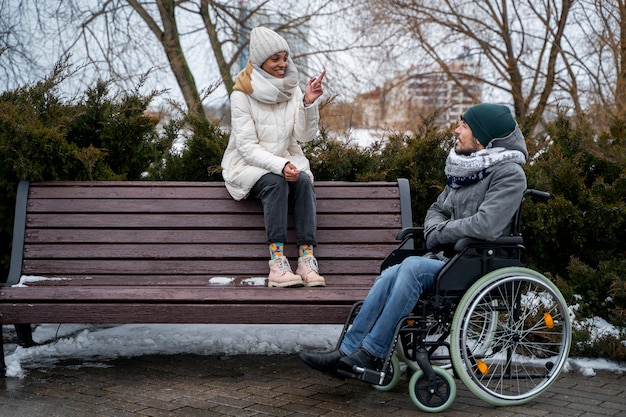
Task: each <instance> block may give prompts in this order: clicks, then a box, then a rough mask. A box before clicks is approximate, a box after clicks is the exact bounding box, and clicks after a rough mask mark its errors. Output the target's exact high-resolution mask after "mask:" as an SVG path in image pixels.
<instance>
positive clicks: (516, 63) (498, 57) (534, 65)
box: [363, 0, 574, 131]
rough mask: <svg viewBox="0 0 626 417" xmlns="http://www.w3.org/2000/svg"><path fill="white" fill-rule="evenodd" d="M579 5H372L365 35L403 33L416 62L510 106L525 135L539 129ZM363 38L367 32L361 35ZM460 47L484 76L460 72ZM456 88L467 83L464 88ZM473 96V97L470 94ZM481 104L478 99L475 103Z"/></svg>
mask: <svg viewBox="0 0 626 417" xmlns="http://www.w3.org/2000/svg"><path fill="white" fill-rule="evenodd" d="M573 3H574V0H519V1H510V0H476V1H467V0H441V1H431V0H391V1H389V0H371V1H370V2H368V3H367V4H368V7H366V8H365V9H364V14H363V20H367V22H366V25H365V26H366V27H367V28H368V32H372V31H373V32H376V31H379V30H383V31H387V30H391V31H396V33H400V32H403V34H401V35H399V36H401V37H402V38H403V39H404V42H400V43H399V44H400V45H401V46H402V47H403V48H406V47H407V45H409V47H410V48H411V49H410V50H411V54H412V56H413V57H415V59H416V62H419V61H417V60H418V59H420V57H421V59H425V60H426V61H428V62H433V63H435V64H436V65H437V67H438V68H439V71H441V72H442V73H444V74H445V75H447V76H448V77H449V78H450V79H461V78H463V77H470V78H473V79H475V81H476V82H477V83H481V84H482V85H484V86H486V87H490V88H491V89H492V90H493V91H494V92H496V95H497V94H498V92H499V93H500V95H504V97H506V98H507V99H510V100H511V101H512V103H513V108H514V112H515V115H516V117H517V119H518V120H519V121H520V125H521V126H522V128H523V129H524V130H525V131H530V130H532V129H534V127H536V126H537V124H538V123H539V122H540V118H541V116H542V115H543V113H544V111H545V110H546V108H547V107H548V106H549V105H550V103H551V100H552V99H553V93H554V92H555V88H556V87H558V85H559V80H560V77H566V78H567V77H570V76H571V74H568V73H567V71H566V70H564V69H563V68H564V65H563V53H562V49H561V44H562V42H563V38H564V36H565V28H566V24H567V19H568V16H569V13H570V10H571V7H572V4H573ZM364 34H365V33H364ZM462 48H465V49H466V53H471V54H475V55H476V56H477V57H478V58H479V59H480V62H481V68H482V71H481V72H480V73H479V74H475V73H467V72H459V67H458V66H454V65H451V62H452V59H451V58H452V57H454V56H455V54H458V52H459V51H461V50H462ZM459 87H462V85H460V84H459ZM468 94H471V92H470V91H468ZM474 99H475V101H479V100H480V99H481V97H475V98H474Z"/></svg>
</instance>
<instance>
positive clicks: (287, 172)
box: [283, 162, 300, 182]
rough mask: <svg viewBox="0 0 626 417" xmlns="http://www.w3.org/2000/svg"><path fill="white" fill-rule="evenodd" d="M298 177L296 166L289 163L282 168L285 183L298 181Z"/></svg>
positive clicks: (298, 171) (298, 172)
mask: <svg viewBox="0 0 626 417" xmlns="http://www.w3.org/2000/svg"><path fill="white" fill-rule="evenodd" d="M298 175H300V170H299V169H298V167H297V166H295V165H294V164H292V163H291V162H289V163H288V164H287V165H285V167H284V168H283V177H285V180H286V181H287V182H294V181H297V180H298Z"/></svg>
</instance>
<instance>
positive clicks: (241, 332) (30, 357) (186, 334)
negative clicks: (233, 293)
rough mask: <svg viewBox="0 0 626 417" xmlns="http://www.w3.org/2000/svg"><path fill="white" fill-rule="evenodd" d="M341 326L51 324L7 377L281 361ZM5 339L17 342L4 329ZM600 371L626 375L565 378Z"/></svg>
mask: <svg viewBox="0 0 626 417" xmlns="http://www.w3.org/2000/svg"><path fill="white" fill-rule="evenodd" d="M340 333H341V326H339V325H243V324H242V325H233V324H229V325H217V324H192V325H174V324H126V325H116V326H104V325H77V324H62V325H53V324H45V325H39V326H36V328H35V330H34V332H33V339H34V341H35V342H37V343H41V345H39V346H35V347H31V348H27V349H25V348H22V347H20V346H17V345H15V344H8V343H7V344H6V345H5V350H6V365H7V376H10V377H18V378H23V377H24V376H26V374H27V372H28V370H29V369H41V368H44V369H45V368H51V367H55V366H61V365H62V364H63V363H64V362H70V363H72V364H74V365H73V366H78V367H102V366H108V365H107V364H106V362H107V361H110V360H113V359H116V358H129V357H135V356H142V355H155V354H158V355H177V354H198V355H223V356H232V355H246V354H254V355H276V354H293V353H298V352H300V351H302V350H319V351H328V350H331V349H333V348H334V346H335V343H336V342H337V339H338V338H339V335H340ZM4 334H5V337H6V336H8V337H9V338H11V337H12V336H13V338H14V336H15V331H14V330H13V326H4ZM596 370H610V371H614V372H619V373H621V372H624V371H626V364H619V363H615V362H611V361H607V360H603V359H585V358H569V359H568V363H567V365H566V367H565V369H564V371H565V372H580V373H581V374H583V375H585V376H593V375H595V372H596Z"/></svg>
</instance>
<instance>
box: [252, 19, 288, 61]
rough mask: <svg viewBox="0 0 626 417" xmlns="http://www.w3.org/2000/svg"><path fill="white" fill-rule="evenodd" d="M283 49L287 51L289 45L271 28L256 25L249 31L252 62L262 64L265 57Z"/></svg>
mask: <svg viewBox="0 0 626 417" xmlns="http://www.w3.org/2000/svg"><path fill="white" fill-rule="evenodd" d="M283 51H285V52H287V53H289V45H288V44H287V41H286V40H285V39H284V38H283V37H282V36H280V35H279V34H278V33H276V32H274V31H273V30H271V29H268V28H265V27H263V26H258V27H255V28H254V29H252V32H250V61H252V63H253V64H256V65H263V63H264V62H265V61H266V60H267V58H269V57H271V56H272V55H274V54H277V53H279V52H283Z"/></svg>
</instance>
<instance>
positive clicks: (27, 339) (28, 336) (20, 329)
mask: <svg viewBox="0 0 626 417" xmlns="http://www.w3.org/2000/svg"><path fill="white" fill-rule="evenodd" d="M14 326H15V333H17V344H18V345H20V346H21V347H25V348H29V347H33V346H35V345H36V343H35V342H34V341H33V331H32V329H31V327H30V324H23V323H22V324H15V325H14Z"/></svg>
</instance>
